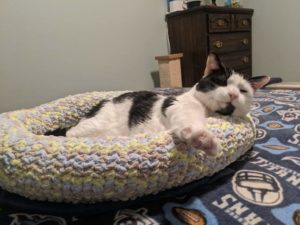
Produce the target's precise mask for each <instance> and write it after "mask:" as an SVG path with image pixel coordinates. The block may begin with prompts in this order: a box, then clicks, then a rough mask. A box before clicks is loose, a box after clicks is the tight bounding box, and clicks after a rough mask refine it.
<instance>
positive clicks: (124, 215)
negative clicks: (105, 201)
mask: <svg viewBox="0 0 300 225" xmlns="http://www.w3.org/2000/svg"><path fill="white" fill-rule="evenodd" d="M147 213H148V210H147V209H145V208H140V209H137V210H132V209H123V210H119V211H118V212H117V214H116V216H115V218H114V220H115V222H114V225H127V224H138V225H159V223H157V222H156V221H155V220H154V219H152V218H151V217H149V216H148V215H147Z"/></svg>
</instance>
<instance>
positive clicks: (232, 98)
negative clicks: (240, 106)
mask: <svg viewBox="0 0 300 225" xmlns="http://www.w3.org/2000/svg"><path fill="white" fill-rule="evenodd" d="M229 97H230V100H231V101H233V100H235V99H237V97H238V94H237V93H234V92H230V93H229Z"/></svg>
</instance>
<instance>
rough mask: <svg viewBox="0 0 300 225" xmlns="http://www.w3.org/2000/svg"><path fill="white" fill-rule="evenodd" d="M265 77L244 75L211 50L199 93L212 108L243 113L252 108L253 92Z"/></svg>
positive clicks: (206, 104) (210, 108)
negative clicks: (252, 77) (230, 68)
mask: <svg viewBox="0 0 300 225" xmlns="http://www.w3.org/2000/svg"><path fill="white" fill-rule="evenodd" d="M266 79H269V77H267V76H265V77H262V79H251V78H250V79H248V80H247V79H245V78H244V76H243V75H242V74H239V73H236V72H234V71H232V70H229V69H228V68H226V67H225V65H224V64H223V63H222V62H221V60H220V58H219V56H218V55H217V54H215V53H210V54H209V56H208V58H207V62H206V68H205V72H204V76H203V78H202V79H201V80H200V81H199V82H198V83H197V84H196V85H195V88H196V92H195V97H197V98H198V99H199V100H200V101H201V102H202V103H203V104H204V105H205V106H206V107H207V108H208V109H209V110H210V111H212V112H218V113H220V114H223V115H233V116H240V117H243V116H245V115H247V113H248V112H249V111H250V107H251V103H252V98H253V94H254V92H255V91H256V90H257V89H258V88H261V87H262V86H263V85H265V84H266Z"/></svg>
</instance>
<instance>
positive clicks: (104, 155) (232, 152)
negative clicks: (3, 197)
mask: <svg viewBox="0 0 300 225" xmlns="http://www.w3.org/2000/svg"><path fill="white" fill-rule="evenodd" d="M177 91H178V90H177ZM161 92H163V93H164V94H170V93H174V92H176V91H172V90H166V91H160V93H161ZM120 93H121V92H92V93H84V94H79V95H74V96H69V97H66V98H62V99H59V100H56V101H53V102H50V103H47V104H44V105H41V106H38V107H35V108H33V109H29V110H20V111H15V112H9V113H5V114H1V115H0V178H1V179H0V186H1V187H2V188H3V189H5V190H7V191H10V192H12V193H16V194H19V195H21V196H24V197H27V198H29V199H34V200H42V201H45V200H47V201H52V202H72V203H96V202H100V201H110V200H112V201H119V200H122V201H127V200H133V199H136V198H138V197H142V196H144V195H150V194H157V193H158V192H160V191H164V190H168V189H171V188H173V187H179V186H183V185H184V184H187V183H190V182H192V181H195V180H198V179H200V178H203V177H205V176H211V175H213V174H214V173H216V172H217V171H220V170H221V169H223V168H224V167H226V166H227V165H229V164H230V163H232V162H234V161H235V160H236V159H237V158H238V157H239V156H241V155H242V154H244V153H245V152H246V151H247V150H249V149H250V148H251V146H252V144H253V141H254V137H255V127H254V126H253V123H252V121H251V119H250V118H246V119H239V118H231V117H218V118H209V119H208V127H209V129H210V130H211V131H212V132H214V133H215V134H216V136H217V137H218V138H219V140H220V145H221V146H222V149H221V151H220V153H219V154H218V156H217V157H215V158H212V157H208V156H207V155H206V154H205V153H204V152H202V151H199V150H196V149H193V148H189V147H187V146H186V145H185V144H182V143H181V144H175V143H174V141H173V139H172V136H171V135H170V134H168V133H167V132H161V133H158V134H141V135H137V136H133V137H129V138H128V137H127V138H111V139H95V138H66V137H54V136H44V134H45V133H46V132H49V131H53V130H55V129H57V128H60V127H70V126H72V125H74V124H75V123H76V122H77V121H78V120H79V119H80V118H81V117H82V116H83V115H84V114H86V113H87V112H88V111H89V110H90V109H91V108H92V107H93V106H94V105H96V104H97V103H98V102H99V101H100V100H102V99H108V98H112V97H114V96H117V95H119V94H120ZM12 177H14V179H11V178H12ZM145 178H147V179H145Z"/></svg>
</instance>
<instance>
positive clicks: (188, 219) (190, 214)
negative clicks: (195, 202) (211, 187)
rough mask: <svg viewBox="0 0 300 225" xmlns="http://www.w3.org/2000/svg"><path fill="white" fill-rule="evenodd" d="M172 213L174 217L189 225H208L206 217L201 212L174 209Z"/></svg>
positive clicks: (179, 208)
mask: <svg viewBox="0 0 300 225" xmlns="http://www.w3.org/2000/svg"><path fill="white" fill-rule="evenodd" d="M172 211H173V214H174V216H175V217H176V218H177V219H178V220H180V221H182V222H183V223H185V224H188V225H206V224H207V221H206V218H205V215H204V214H203V213H202V212H201V211H200V210H197V209H187V208H181V207H174V208H173V209H172Z"/></svg>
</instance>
